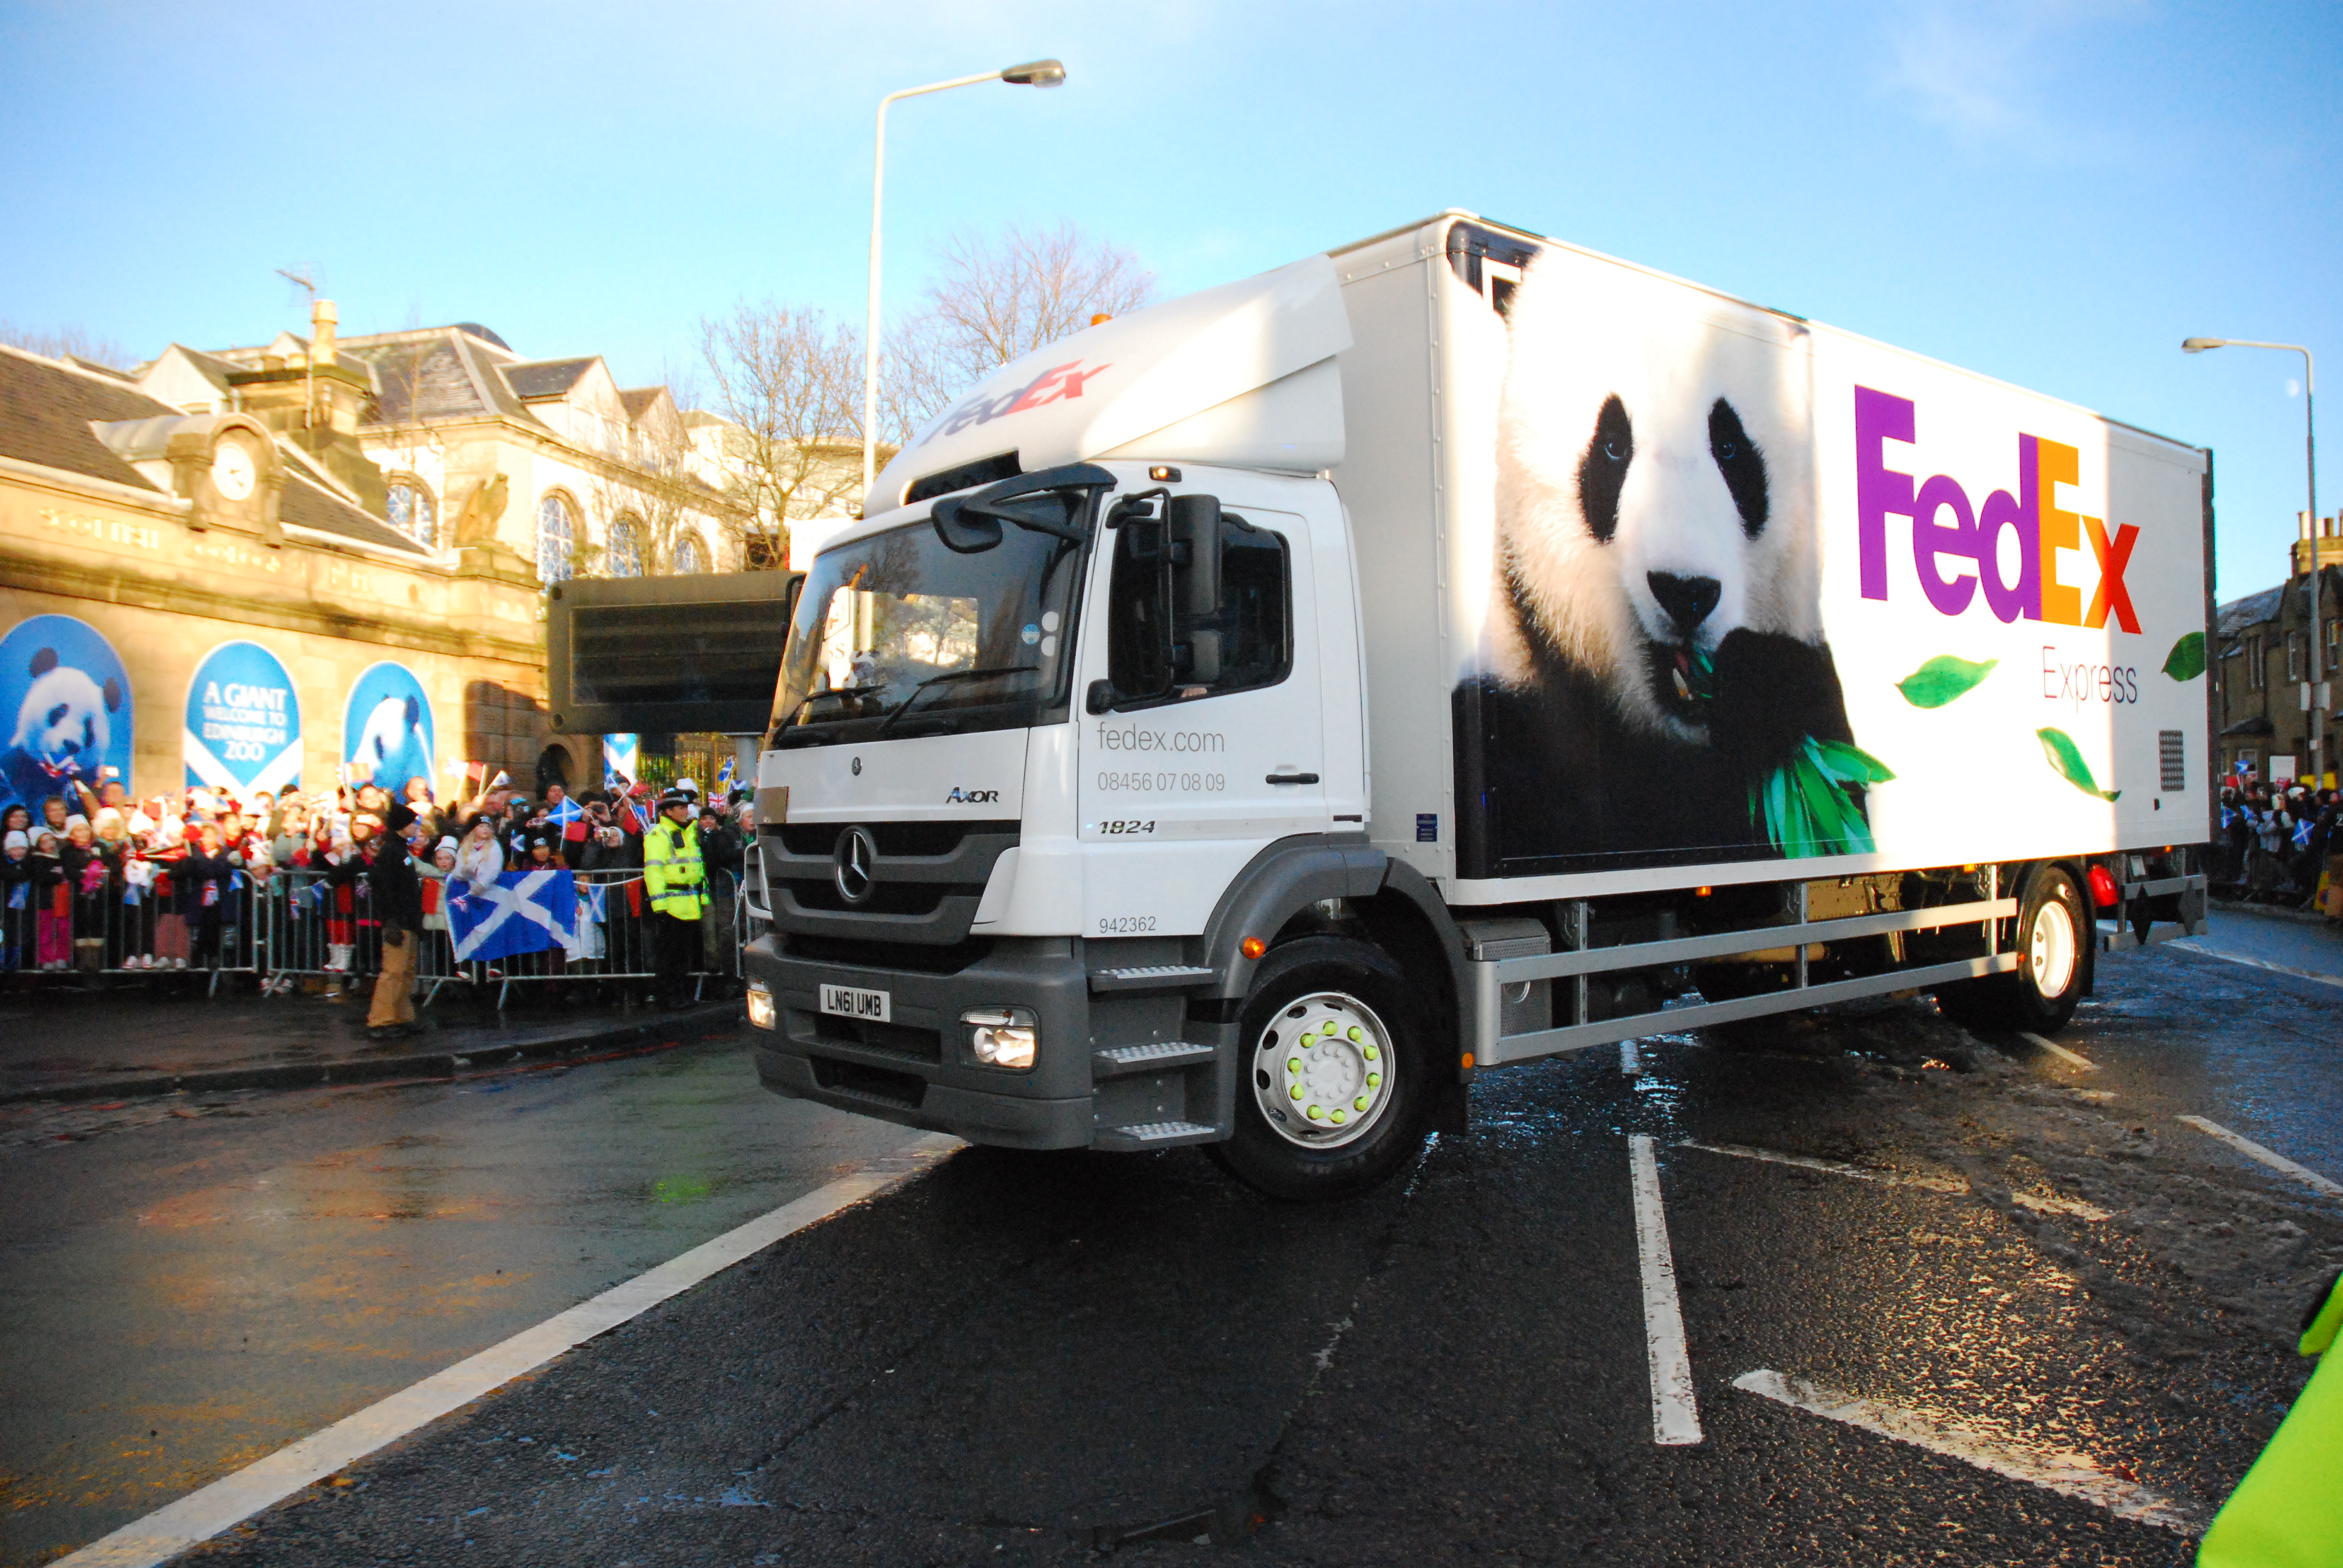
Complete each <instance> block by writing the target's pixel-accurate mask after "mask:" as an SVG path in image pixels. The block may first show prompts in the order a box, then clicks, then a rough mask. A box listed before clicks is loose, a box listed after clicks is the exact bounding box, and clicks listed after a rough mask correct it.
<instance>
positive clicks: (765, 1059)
mask: <svg viewBox="0 0 2343 1568" xmlns="http://www.w3.org/2000/svg"><path fill="white" fill-rule="evenodd" d="M787 941H788V939H787V938H786V937H782V936H767V937H763V938H760V939H759V940H757V941H754V942H752V943H750V944H749V948H748V950H747V952H746V954H745V955H744V960H745V961H744V964H743V968H744V970H745V971H746V974H747V978H748V980H749V983H750V984H751V985H759V984H761V985H762V986H764V987H765V989H766V990H769V992H770V993H771V997H772V1004H773V1006H772V1027H771V1030H770V1031H769V1032H766V1031H763V1030H759V1039H758V1041H757V1075H758V1077H759V1079H761V1080H762V1081H763V1082H764V1085H765V1087H766V1088H768V1089H769V1090H771V1091H774V1092H775V1093H777V1094H786V1095H789V1096H791V1097H792V1098H795V1099H799V1100H810V1101H817V1102H818V1103H820V1104H823V1105H830V1106H835V1107H837V1108H838V1109H840V1110H841V1111H856V1112H858V1113H860V1114H861V1115H864V1116H871V1117H876V1118H878V1119H880V1121H893V1122H897V1123H900V1125H902V1126H905V1127H918V1128H922V1129H925V1130H927V1131H933V1132H949V1133H951V1134H953V1135H954V1136H956V1137H960V1138H965V1139H967V1140H968V1141H970V1142H972V1143H990V1144H996V1145H1000V1146H1001V1147H1004V1148H1011V1149H1080V1148H1083V1147H1086V1146H1092V1145H1095V1146H1098V1147H1101V1148H1141V1147H1161V1146H1163V1145H1164V1144H1167V1143H1187V1142H1205V1141H1211V1140H1212V1139H1213V1138H1216V1137H1224V1136H1226V1131H1227V1124H1228V1121H1229V1120H1230V1117H1229V1115H1228V1112H1227V1110H1226V1108H1225V1107H1224V1106H1223V1105H1222V1101H1226V1100H1227V1098H1228V1095H1227V1091H1226V1089H1225V1088H1224V1087H1223V1084H1222V1079H1223V1077H1224V1073H1223V1072H1222V1058H1223V1056H1224V1055H1229V1054H1232V1050H1233V1047H1232V1046H1231V1047H1230V1048H1229V1050H1227V1051H1223V1050H1221V1049H1218V1047H1219V1044H1220V1042H1219V1041H1218V1040H1217V1039H1214V1040H1212V1043H1211V1044H1210V1045H1205V1044H1190V1043H1185V1042H1182V1034H1183V1033H1185V1034H1188V1035H1194V1034H1198V1033H1200V1032H1201V1033H1206V1034H1208V1035H1212V1036H1215V1037H1216V1036H1217V1035H1219V1034H1221V1033H1223V1032H1225V1033H1227V1034H1229V1036H1230V1038H1231V1040H1233V1030H1218V1029H1206V1030H1198V1029H1197V1028H1196V1027H1194V1026H1192V1025H1185V1024H1183V1015H1184V1012H1185V1001H1184V999H1183V998H1182V997H1181V996H1178V995H1175V994H1165V995H1158V996H1147V997H1129V998H1125V997H1093V996H1092V995H1091V976H1090V975H1089V973H1088V971H1087V970H1086V968H1085V965H1084V961H1083V954H1082V944H1081V941H1080V940H1077V939H1074V938H1071V937H1022V938H1002V939H1001V940H997V941H995V942H993V943H991V944H990V949H989V950H987V951H985V952H984V953H983V955H982V956H981V957H979V958H977V959H975V960H972V961H970V962H968V963H966V964H965V965H964V967H960V968H957V969H950V970H939V969H929V968H920V969H909V968H899V967H892V966H889V965H886V964H885V963H884V962H883V961H873V962H845V961H840V960H836V959H832V958H829V957H827V956H825V957H823V958H820V959H814V958H810V957H806V956H802V955H800V954H797V953H792V952H790V951H789V950H788V949H787V946H786V943H787ZM897 951H898V952H900V951H901V950H897ZM922 956H923V957H924V955H922ZM937 960H938V961H939V962H942V961H944V960H943V955H942V953H941V952H939V953H938V955H937ZM824 985H832V986H850V987H853V988H855V989H856V990H876V991H884V992H886V993H887V997H888V1008H887V1011H888V1019H887V1021H885V1022H884V1023H880V1022H876V1021H870V1020H860V1019H850V1018H844V1017H838V1016H833V1015H830V1014H827V1013H824V1012H823V1011H822V1010H821V987H822V986H824ZM994 1008H1022V1009H1025V1010H1027V1011H1029V1012H1031V1013H1032V1014H1033V1015H1034V1017H1035V1018H1036V1019H1037V1020H1039V1032H1040V1040H1039V1047H1038V1049H1037V1050H1036V1052H1035V1058H1034V1063H1033V1066H1032V1068H1031V1070H1026V1071H1010V1070H1003V1069H1001V1068H997V1067H990V1066H987V1065H985V1064H984V1063H981V1062H980V1061H978V1060H976V1057H975V1053H974V1050H973V1049H972V1044H971V1040H970V1026H968V1025H966V1024H964V1023H962V1022H961V1021H960V1015H961V1014H962V1013H964V1012H967V1011H970V1010H976V1009H994ZM1118 1047H1121V1048H1126V1050H1125V1054H1126V1055H1130V1056H1131V1057H1132V1060H1130V1061H1129V1063H1128V1064H1127V1065H1126V1064H1125V1063H1124V1062H1122V1061H1119V1060H1115V1059H1114V1058H1113V1057H1112V1056H1111V1055H1109V1056H1107V1057H1105V1058H1104V1059H1103V1060H1107V1061H1108V1063H1109V1066H1108V1067H1107V1069H1106V1070H1104V1071H1103V1072H1101V1071H1100V1070H1099V1069H1098V1065H1097V1063H1098V1060H1101V1058H1100V1057H1099V1053H1100V1052H1101V1051H1106V1052H1110V1053H1111V1052H1112V1051H1114V1050H1115V1049H1116V1048H1118ZM1131 1048H1135V1054H1134V1051H1133V1050H1132V1049H1131ZM1159 1063H1160V1064H1161V1065H1160V1070H1159V1067H1158V1064H1159ZM1101 1076H1103V1077H1106V1078H1108V1079H1109V1080H1110V1081H1108V1082H1105V1083H1103V1084H1101V1083H1099V1082H1098V1081H1096V1080H1097V1079H1098V1078H1099V1077H1101Z"/></svg>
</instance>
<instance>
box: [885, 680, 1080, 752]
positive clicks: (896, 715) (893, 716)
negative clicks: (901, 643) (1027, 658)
mask: <svg viewBox="0 0 2343 1568" xmlns="http://www.w3.org/2000/svg"><path fill="white" fill-rule="evenodd" d="M1040 669H1041V666H1040V665H1038V664H1000V665H995V666H993V667H992V668H990V669H948V670H946V671H944V672H943V673H942V674H941V675H931V676H930V677H929V678H927V679H925V680H923V681H921V682H920V684H919V685H917V686H915V687H913V688H911V694H910V696H909V697H906V698H905V699H903V705H902V706H901V707H900V708H898V709H895V711H894V712H892V713H890V714H889V715H888V716H887V717H886V719H885V720H884V721H883V722H881V723H880V726H879V731H878V735H884V734H886V733H887V731H889V730H890V729H894V728H895V720H897V719H900V718H902V717H903V715H905V714H906V713H909V712H910V711H911V708H912V705H913V704H915V703H917V702H918V701H919V700H920V693H921V692H923V691H925V690H927V689H928V688H930V687H931V686H941V685H943V684H944V683H945V682H946V681H948V680H981V679H983V678H985V677H987V676H992V675H1032V674H1036V673H1038V672H1039V671H1040ZM878 735H874V736H872V737H871V739H874V740H875V739H878Z"/></svg>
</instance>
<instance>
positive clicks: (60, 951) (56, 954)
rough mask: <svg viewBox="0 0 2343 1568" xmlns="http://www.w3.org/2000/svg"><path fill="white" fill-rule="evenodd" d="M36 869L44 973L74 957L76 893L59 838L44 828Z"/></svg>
mask: <svg viewBox="0 0 2343 1568" xmlns="http://www.w3.org/2000/svg"><path fill="white" fill-rule="evenodd" d="M27 863H28V864H29V865H30V866H31V867H32V878H33V894H32V902H33V908H34V910H35V920H34V938H33V947H34V957H35V961H36V962H37V963H38V964H39V966H40V968H41V970H42V971H43V972H44V973H50V972H54V971H55V970H62V969H64V968H65V963H66V960H68V959H69V958H70V957H71V956H72V954H73V890H72V889H71V888H69V887H67V886H66V885H65V862H64V860H63V859H61V858H60V857H59V855H58V846H57V836H56V835H55V833H53V832H50V831H49V830H48V829H45V828H44V829H41V831H40V832H39V833H38V834H36V835H35V837H34V839H33V852H32V854H31V855H30V856H29V857H27Z"/></svg>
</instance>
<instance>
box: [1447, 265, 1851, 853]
mask: <svg viewBox="0 0 2343 1568" xmlns="http://www.w3.org/2000/svg"><path fill="white" fill-rule="evenodd" d="M1688 299H1689V300H1691V301H1693V302H1695V303H1694V304H1693V306H1692V307H1690V308H1688ZM1509 315H1510V322H1511V336H1512V354H1511V358H1510V364H1509V367H1508V369H1507V373H1506V379H1505V386H1504V390H1503V398H1502V401H1501V404H1500V407H1499V416H1498V448H1497V485H1496V509H1497V523H1496V551H1497V557H1496V568H1497V569H1496V573H1495V581H1494V588H1493V603H1492V605H1491V610H1490V616H1489V621H1488V631H1487V635H1486V639H1485V643H1484V646H1483V648H1482V650H1481V654H1480V657H1479V659H1478V661H1477V665H1478V668H1477V669H1476V670H1475V671H1474V672H1473V673H1471V674H1469V675H1468V677H1467V678H1466V679H1465V680H1464V681H1463V683H1462V684H1461V685H1460V686H1459V688H1458V689H1457V694H1456V709H1457V713H1456V717H1457V727H1456V729H1457V745H1458V752H1459V764H1460V774H1461V777H1462V779H1463V782H1464V783H1465V785H1466V786H1467V789H1466V794H1467V798H1468V805H1467V813H1466V816H1467V820H1466V831H1465V834H1464V842H1463V846H1462V849H1463V858H1464V859H1465V861H1466V862H1467V863H1466V865H1465V866H1464V867H1463V874H1465V875H1468V876H1472V875H1483V876H1489V875H1504V874H1515V875H1519V874H1534V873H1535V872H1537V871H1539V870H1562V869H1577V868H1578V867H1580V866H1583V865H1584V861H1583V860H1582V859H1579V858H1581V857H1589V856H1594V857H1602V858H1603V859H1604V860H1606V861H1607V862H1609V863H1613V864H1621V865H1631V864H1661V863H1667V862H1671V861H1685V860H1694V859H1756V858H1762V857H1766V856H1776V855H1802V854H1803V855H1811V854H1834V853H1854V852H1862V851H1867V850H1869V849H1871V848H1872V847H1873V845H1872V840H1871V836H1870V829H1869V823H1868V820H1867V818H1866V815H1865V790H1866V789H1867V788H1868V787H1869V786H1870V785H1872V784H1875V783H1877V782H1880V781H1882V780H1884V779H1886V778H1888V777H1890V775H1888V774H1887V772H1886V770H1885V769H1884V768H1881V767H1880V766H1879V765H1878V764H1877V763H1876V762H1875V760H1874V759H1871V758H1870V757H1868V756H1867V755H1866V754H1865V753H1864V752H1862V751H1861V750H1859V749H1856V748H1855V745H1854V736H1853V734H1852V732H1851V730H1850V729H1849V727H1848V724H1847V718H1846V707H1845V700H1844V699H1843V697H1842V695H1841V692H1840V688H1839V680H1838V674H1837V670H1836V668H1835V667H1834V665H1833V663H1832V659H1831V654H1830V649H1829V647H1828V646H1827V644H1826V643H1825V640H1824V638H1823V633H1822V625H1821V595H1820V558H1819V553H1820V552H1819V542H1818V540H1817V539H1816V538H1815V476H1814V456H1813V446H1814V444H1813V428H1812V413H1811V407H1812V406H1811V398H1810V395H1809V392H1808V385H1809V383H1808V365H1809V354H1808V347H1809V340H1808V335H1807V333H1806V331H1805V328H1804V327H1801V326H1799V325H1798V324H1797V323H1795V322H1794V321H1791V320H1788V319H1785V318H1784V317H1776V316H1773V315H1771V314H1769V313H1766V312H1764V311H1758V310H1754V309H1751V308H1749V307H1745V306H1739V305H1736V304H1734V303H1732V302H1729V301H1725V300H1723V299H1719V298H1716V297H1711V296H1700V295H1694V294H1692V293H1691V291H1688V290H1686V289H1685V287H1684V286H1683V285H1680V284H1675V283H1672V282H1668V281H1666V280H1664V279H1658V278H1652V277H1645V276H1640V275H1630V276H1626V277H1622V276H1620V275H1619V272H1618V270H1617V269H1616V268H1614V267H1609V266H1591V265H1589V264H1587V263H1586V262H1585V261H1584V259H1582V258H1580V257H1577V256H1573V255H1571V254H1570V253H1567V252H1560V251H1553V252H1548V253H1547V254H1546V255H1545V256H1543V257H1541V258H1540V259H1539V260H1538V261H1536V262H1534V264H1533V265H1532V266H1531V267H1530V269H1529V271H1528V272H1527V274H1526V276H1524V278H1523V283H1522V286H1520V288H1519V289H1518V290H1517V291H1516V292H1515V294H1514V296H1513V302H1512V307H1511V310H1510V313H1509ZM1474 794H1477V796H1478V802H1477V803H1478V804H1479V806H1480V807H1481V810H1480V812H1479V815H1478V819H1477V821H1475V820H1474V819H1473V813H1472V811H1471V809H1470V807H1471V797H1472V796H1473V795H1474ZM1475 829H1477V831H1476V830H1475ZM1540 862H1545V864H1543V865H1541V864H1540Z"/></svg>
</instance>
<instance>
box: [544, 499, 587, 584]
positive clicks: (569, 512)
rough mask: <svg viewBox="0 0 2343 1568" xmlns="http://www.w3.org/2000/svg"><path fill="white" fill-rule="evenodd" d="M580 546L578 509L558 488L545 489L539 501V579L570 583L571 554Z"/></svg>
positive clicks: (549, 581)
mask: <svg viewBox="0 0 2343 1568" xmlns="http://www.w3.org/2000/svg"><path fill="white" fill-rule="evenodd" d="M577 548H578V510H577V508H575V507H572V506H571V505H570V504H569V498H568V497H567V496H565V495H563V494H562V493H561V492H560V491H558V490H548V491H546V492H545V499H543V500H541V501H539V502H538V503H537V578H538V581H539V582H548V583H561V582H568V580H569V578H570V557H571V554H572V552H573V551H575V550H576V549H577Z"/></svg>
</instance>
